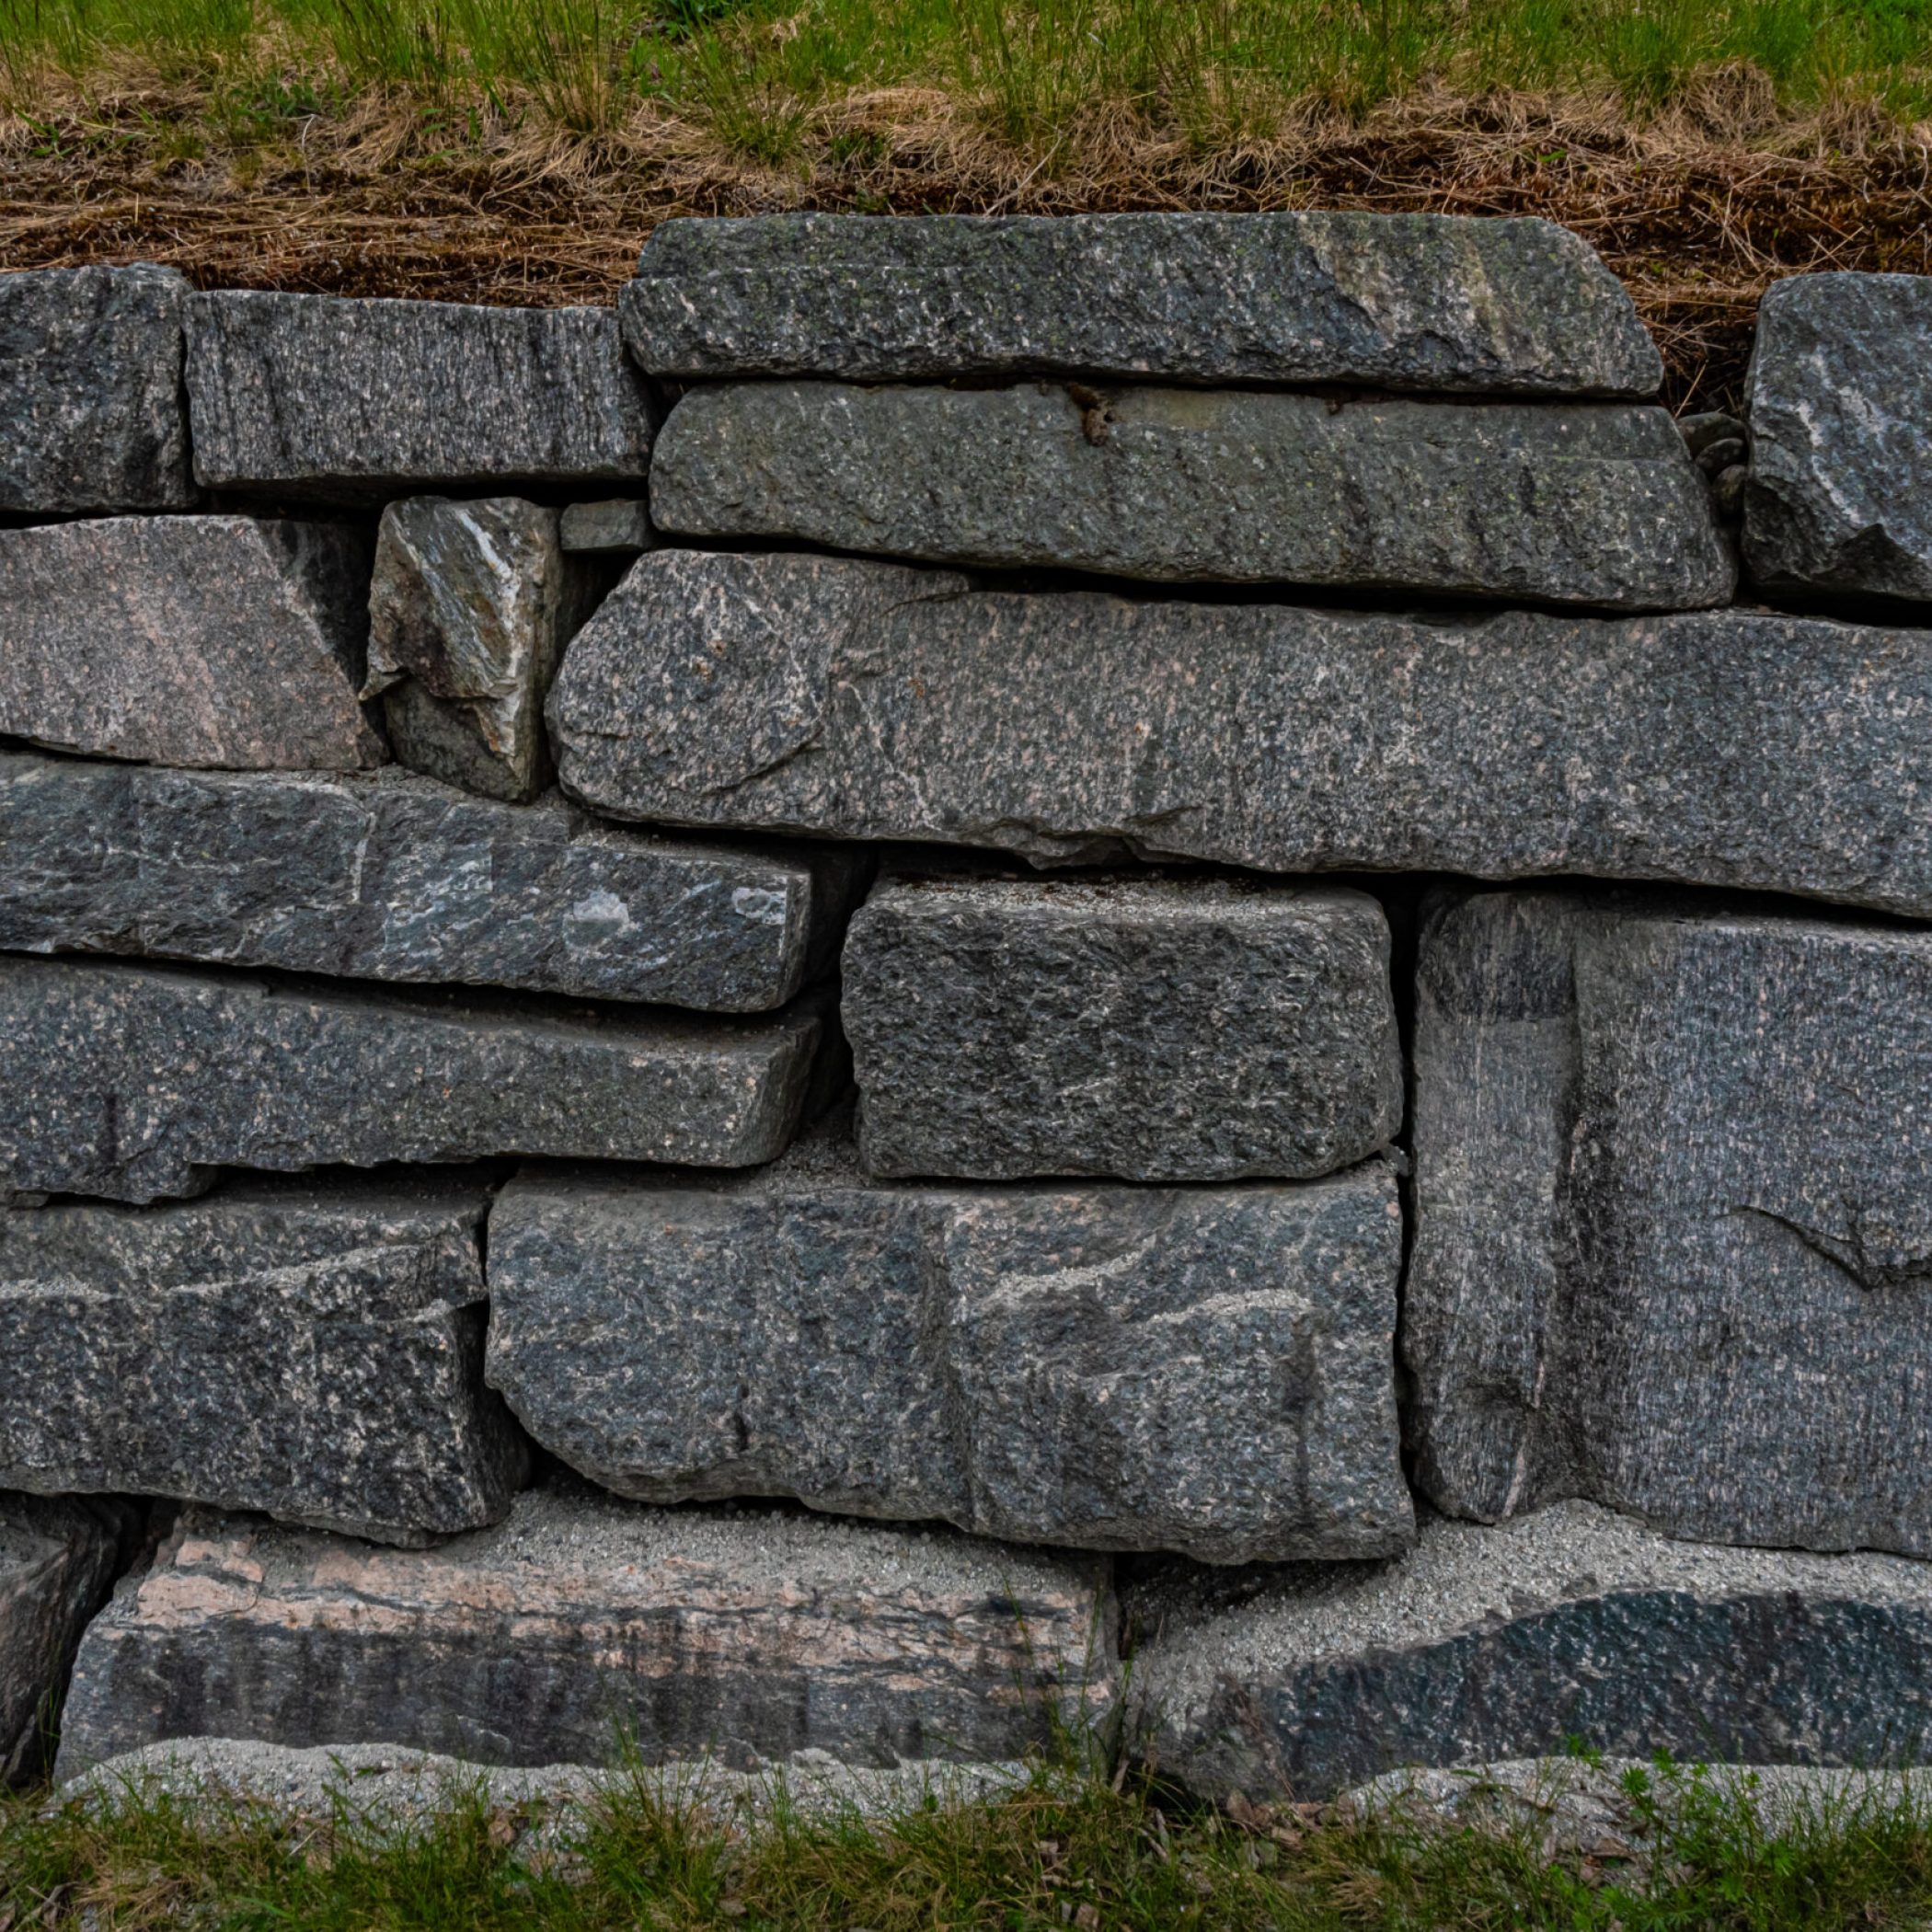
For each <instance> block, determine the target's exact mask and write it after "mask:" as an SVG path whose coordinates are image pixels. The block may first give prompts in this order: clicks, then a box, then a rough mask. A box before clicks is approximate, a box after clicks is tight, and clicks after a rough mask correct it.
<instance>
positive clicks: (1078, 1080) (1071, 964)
mask: <svg viewBox="0 0 1932 1932" xmlns="http://www.w3.org/2000/svg"><path fill="white" fill-rule="evenodd" d="M1388 956H1389V934H1388V921H1387V920H1386V918H1385V917H1384V915H1383V912H1382V908H1381V907H1380V906H1379V905H1378V904H1377V903H1375V902H1374V900H1373V899H1371V898H1369V897H1368V895H1367V894H1366V893H1363V892H1351V891H1339V890H1314V891H1310V890H1305V889H1301V888H1296V887H1292V886H1291V887H1267V886H1258V885H1251V884H1248V883H1247V882H1245V881H1244V882H1241V883H1237V884H1236V883H1226V882H1223V881H1218V880H1134V879H1131V878H1130V879H1115V880H975V879H968V878H947V877H943V876H942V877H937V878H932V879H924V880H889V881H888V882H887V883H886V884H884V885H882V886H880V887H879V888H878V889H877V890H876V891H874V892H873V894H872V896H871V898H870V899H869V900H868V902H867V903H866V904H865V906H864V907H863V908H862V909H861V910H860V911H859V913H858V914H857V916H856V917H855V918H854V920H853V922H852V929H851V933H850V935H849V937H847V939H846V941H845V958H844V999H843V1014H842V1017H843V1018H844V1021H845V1036H846V1038H847V1039H848V1040H849V1041H851V1043H852V1054H853V1071H854V1074H855V1075H856V1076H857V1081H858V1089H859V1151H860V1156H861V1157H862V1159H863V1160H864V1162H865V1165H866V1167H867V1169H868V1171H869V1172H870V1173H872V1174H875V1175H917V1174H932V1175H953V1176H959V1177H960V1178H963V1179H980V1180H1010V1179H1018V1178H1020V1177H1022V1176H1025V1175H1029V1174H1099V1175H1107V1174H1111V1175H1118V1176H1120V1177H1121V1179H1127V1180H1159V1181H1189V1180H1241V1179H1276V1180H1299V1179H1308V1178H1310V1177H1312V1176H1314V1175H1317V1174H1327V1173H1329V1172H1331V1171H1332V1170H1333V1169H1335V1168H1337V1167H1346V1166H1348V1165H1349V1164H1350V1163H1351V1162H1352V1161H1358V1160H1361V1159H1363V1157H1364V1156H1367V1155H1370V1154H1373V1153H1374V1151H1375V1150H1376V1149H1377V1148H1378V1147H1382V1146H1386V1144H1388V1142H1389V1140H1390V1139H1391V1138H1392V1137H1393V1136H1394V1134H1395V1133H1396V1131H1397V1129H1398V1128H1399V1127H1400V1126H1401V1124H1402V1056H1401V1049H1400V1046H1399V1044H1398V1041H1397V1034H1396V1009H1395V1002H1394V999H1393V996H1392V995H1391V993H1390V989H1389V971H1388Z"/></svg>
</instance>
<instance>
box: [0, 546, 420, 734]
mask: <svg viewBox="0 0 1932 1932" xmlns="http://www.w3.org/2000/svg"><path fill="white" fill-rule="evenodd" d="M368 584H369V546H368V542H367V539H366V538H365V537H363V536H362V534H361V533H360V532H358V531H355V530H351V529H349V528H347V527H345V526H342V525H340V524H335V523H293V522H289V521H285V520H282V519H275V518H270V519H262V518H259V517H247V516H194V517H181V516H170V517H119V518H114V519H110V520H108V521H105V522H98V523H58V524H52V525H48V526H45V527H42V528H39V529H30V530H0V733H6V734H10V735H11V736H13V737H16V738H28V739H31V740H32V741H33V742H35V743H37V744H46V745H52V746H54V747H56V748H57V749H59V750H62V751H71V752H91V753H97V754H98V755H100V756H104V757H109V758H133V759H141V760H144V761H147V762H149V763H152V764H155V765H234V766H240V767H243V768H250V767H260V766H269V767H271V768H275V769H283V768H288V767H292V766H293V767H298V768H305V767H310V766H335V767H338V768H341V769H353V768H355V767H357V766H361V765H377V764H380V763H381V761H382V758H383V745H382V741H381V739H379V738H378V737H377V736H376V734H375V732H374V730H371V728H370V726H369V722H368V720H367V719H365V718H364V717H363V716H362V710H361V708H360V707H359V706H358V705H357V703H356V686H357V685H358V684H359V683H360V682H361V680H362V654H363V646H364V643H365V640H366V638H367V637H368V631H369V615H368V604H367V595H368Z"/></svg>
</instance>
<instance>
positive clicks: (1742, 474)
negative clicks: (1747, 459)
mask: <svg viewBox="0 0 1932 1932" xmlns="http://www.w3.org/2000/svg"><path fill="white" fill-rule="evenodd" d="M1750 485H1751V472H1750V470H1749V469H1748V468H1747V467H1746V466H1744V465H1743V464H1742V463H1733V464H1732V465H1731V466H1730V467H1729V468H1728V469H1720V470H1719V472H1718V473H1717V475H1716V476H1714V477H1712V478H1711V479H1710V507H1711V508H1712V509H1713V510H1715V511H1716V512H1717V513H1718V514H1719V516H1720V517H1721V518H1723V520H1724V521H1725V522H1726V523H1736V522H1737V520H1738V519H1739V518H1740V517H1741V516H1742V515H1743V513H1744V494H1745V491H1746V490H1747V489H1749V488H1750Z"/></svg>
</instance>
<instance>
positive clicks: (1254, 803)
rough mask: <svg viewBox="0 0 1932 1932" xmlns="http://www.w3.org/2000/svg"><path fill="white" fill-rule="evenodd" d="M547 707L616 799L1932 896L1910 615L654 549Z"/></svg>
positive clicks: (1167, 847)
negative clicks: (1427, 611) (1303, 588)
mask: <svg viewBox="0 0 1932 1932" xmlns="http://www.w3.org/2000/svg"><path fill="white" fill-rule="evenodd" d="M550 720H551V729H552V732H553V734H554V736H555V737H556V739H557V741H558V759H559V763H560V765H561V768H562V778H563V783H564V786H565V788H567V789H568V790H569V791H570V792H571V793H572V794H573V795H574V796H576V797H578V798H580V799H582V800H584V802H585V803H586V804H588V805H589V806H591V807H592V810H595V811H602V812H608V813H610V814H612V815H613V816H615V817H619V818H641V819H652V820H658V821H661V822H666V823H672V824H684V825H706V826H714V827H731V828H733V829H737V830H743V831H751V830H753V829H757V830H765V831H778V832H788V833H795V834H811V835H820V836H832V837H838V838H862V839H921V840H932V841H937V842H940V843H943V844H947V845H975V846H982V847H983V846H996V847H1001V848H1004V849H1006V850H1007V851H1010V852H1016V853H1018V854H1020V855H1021V856H1022V857H1026V858H1029V859H1031V860H1033V861H1035V862H1058V861H1065V860H1070V859H1087V858H1092V857H1098V856H1104V855H1105V854H1106V853H1108V852H1109V851H1110V850H1111V851H1114V852H1118V851H1119V850H1120V848H1121V846H1122V845H1125V846H1127V847H1129V848H1130V849H1132V850H1133V851H1134V852H1136V853H1138V854H1140V855H1142V856H1144V857H1187V858H1198V859H1211V860H1215V861H1219V862H1224V863H1227V864H1232V865H1238V866H1250V867H1255V868H1260V869H1263V870H1267V871H1278V872H1293V873H1305V872H1311V871H1317V872H1318V871H1332V870H1340V869H1351V870H1352V869H1366V870H1376V871H1384V870H1386V871H1439V872H1458V873H1466V874H1474V875H1476V876H1477V877H1479V878H1490V879H1508V878H1524V877H1534V876H1536V875H1539V874H1558V873H1581V874H1583V875H1585V876H1588V877H1593V878H1602V879H1647V878H1648V879H1655V878H1665V879H1675V880H1686V881H1691V882H1695V883H1699V884H1706V885H1724V886H1744V887H1751V888H1755V889H1761V890H1765V891H1783V892H1800V893H1806V894H1810V895H1812V896H1815V897H1818V898H1824V899H1840V900H1845V901H1848V902H1850V903H1854V904H1862V905H1869V906H1875V907H1879V908H1881V909H1883V910H1886V911H1890V912H1897V913H1906V914H1914V915H1915V916H1918V917H1921V918H1923V917H1926V916H1928V915H1932V819H1928V817H1927V814H1926V811H1924V810H1923V808H1922V804H1921V793H1922V790H1923V787H1924V784H1925V746H1926V736H1927V732H1928V731H1932V636H1928V635H1927V633H1926V632H1924V631H1915V630H1880V629H1876V628H1869V627H1854V626H1847V625H1837V624H1827V623H1823V622H1819V621H1815V620H1808V619H1803V618H1796V617H1785V616H1777V615H1770V614H1767V613H1765V612H1761V611H1726V612H1723V613H1720V614H1713V615H1707V616H1677V617H1663V618H1651V619H1645V620H1641V621H1637V622H1622V623H1616V622H1606V621H1604V620H1601V619H1595V618H1580V617H1564V616H1556V615H1546V614H1538V613H1530V612H1511V613H1507V614H1502V615H1496V616H1493V617H1489V618H1487V619H1480V620H1477V619H1469V618H1463V619H1453V618H1440V619H1434V620H1429V619H1422V618H1417V617H1412V616H1404V615H1392V614H1385V613H1373V612H1358V613H1340V612H1324V611H1313V610H1300V609H1294V608H1290V607H1287V606H1282V605H1236V604H1185V603H1179V602H1174V603H1146V604H1134V603H1128V602H1123V601H1122V600H1121V599H1119V598H1116V597H1109V596H1101V595H1098V594H1092V593H1070V594H1049V595H1024V594H1015V593H1011V592H981V591H975V590H974V589H973V588H972V586H971V585H970V584H969V583H968V582H967V581H965V580H963V579H961V578H959V577H955V576H951V575H949V574H947V573H944V572H937V571H918V570H909V569H901V568H898V567H895V566H892V565H886V564H876V563H865V562H860V561H857V560H854V559H847V558H814V557H800V556H765V557H728V556H719V555H715V554H701V553H696V552H691V551H660V552H658V553H656V554H655V555H652V556H650V557H644V558H639V559H638V562H637V564H636V565H635V566H634V567H633V568H632V570H631V573H630V575H629V577H628V578H627V580H626V581H625V582H624V584H623V585H621V586H620V587H619V589H618V590H617V591H616V592H615V594H614V595H613V596H612V597H611V599H610V600H609V601H608V602H607V603H606V604H604V608H603V609H602V610H601V611H599V613H598V614H597V615H596V616H595V617H593V618H592V620H591V622H590V623H589V624H588V625H586V626H585V627H584V628H583V629H582V631H581V632H580V633H579V634H578V637H577V639H576V641H575V643H573V644H572V645H571V647H570V655H569V659H568V660H567V661H566V662H565V665H564V668H563V672H562V674H561V675H560V676H559V678H558V682H557V684H556V686H555V687H554V689H553V690H552V693H551V702H550Z"/></svg>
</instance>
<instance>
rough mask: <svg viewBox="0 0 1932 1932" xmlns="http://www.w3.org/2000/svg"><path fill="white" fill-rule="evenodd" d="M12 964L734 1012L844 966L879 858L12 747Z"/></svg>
mask: <svg viewBox="0 0 1932 1932" xmlns="http://www.w3.org/2000/svg"><path fill="white" fill-rule="evenodd" d="M0 851H4V852H5V854H6V863H5V864H4V865H0V948H5V949H10V950H13V951H16V952H75V951H78V952H120V953H145V954H151V955H155V956H158V957H161V958H170V959H179V960H201V961H205V962H208V963H211V964H215V963H225V964H231V965H238V966H273V967H280V968H282V969H284V970H286V971H289V972H320V973H330V974H336V975H339V976H341V977H343V978H348V979H371V980H401V981H426V982H430V983H449V982H457V983H466V984H470V985H486V986H514V987H518V988H521V989H523V990H526V991H529V992H533V993H561V994H567V995H572V996H574V997H577V998H582V999H615V1000H634V1001H649V1002H652V1003H658V1004H662V1005H666V1006H695V1007H699V1008H705V1009H709V1010H712V1011H717V1012H730V1013H750V1012H765V1011H768V1010H770V1009H771V1008H773V1007H775V1006H783V1005H784V1004H785V1002H786V1001H787V1000H788V999H789V998H790V997H791V996H792V995H793V994H795V993H797V992H798V991H799V988H800V987H801V986H803V985H804V984H806V983H808V982H809V981H810V980H812V979H815V978H817V977H818V976H820V975H821V974H822V972H825V971H826V970H827V969H829V967H830V966H831V964H832V962H833V959H834V953H835V950H836V948H837V945H838V941H839V937H840V935H841V933H842V931H843V929H844V925H845V914H846V912H847V910H848V908H849V906H850V904H851V902H852V900H853V897H854V895H855V894H856V892H857V890H858V888H859V886H860V885H861V884H862V882H863V880H864V879H865V876H866V872H867V869H868V868H867V865H866V862H865V860H864V858H863V857H862V855H860V854H857V853H853V852H840V851H835V850H830V849H827V848H825V847H817V848H813V847H811V846H806V847H798V846H791V847H771V846H767V847H765V848H764V849H762V850H761V849H758V848H754V847H749V846H742V845H701V844H699V843H697V842H696V841H695V840H673V839H668V838H654V837H651V836H650V835H648V834H642V833H636V832H628V831H620V830H618V829H616V828H615V827H612V826H608V825H600V824H599V823H597V822H595V821H594V820H592V819H588V818H586V817H584V815H583V814H582V813H581V812H579V811H576V810H574V809H573V808H572V807H570V806H569V805H567V804H565V803H564V802H563V800H562V799H558V798H557V797H555V796H554V795H553V796H551V797H550V798H548V799H545V800H544V801H543V802H541V803H539V804H536V805H532V806H523V807H519V806H513V805H502V804H498V803H496V802H494V801H493V800H488V799H476V798H471V797H468V796H467V795H466V794H465V793H462V792H458V791H452V790H450V789H449V788H447V787H445V786H441V785H437V784H434V783H432V782H431V780H429V779H427V778H419V777H417V776H414V775H412V774H410V773H407V772H403V771H399V770H397V768H396V767H395V766H393V765H392V766H388V767H386V768H385V769H384V770H382V771H380V772H378V773H374V774H372V775H371V776H368V777H362V778H355V777H336V776H323V775H310V774H297V775H286V776H285V775H282V774H279V773H265V772H264V773H256V772H248V773H206V774H203V773H190V772H169V771H156V770H153V769H150V768H147V767H144V766H141V765H94V764H88V763H86V762H83V761H81V760H78V759H54V758H40V757H36V756H33V755H32V754H30V753H5V752H0Z"/></svg>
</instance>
